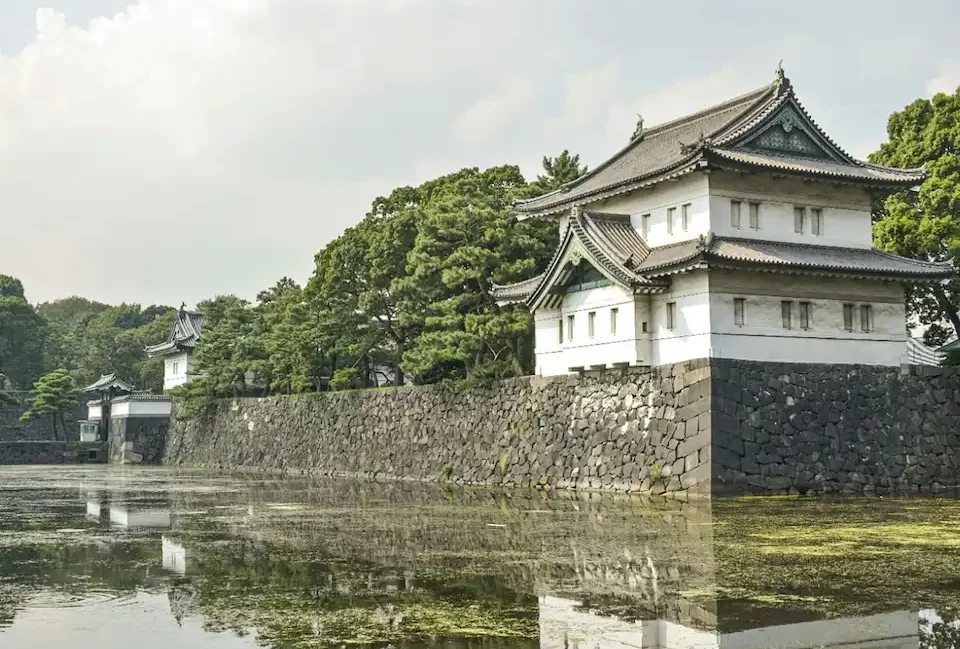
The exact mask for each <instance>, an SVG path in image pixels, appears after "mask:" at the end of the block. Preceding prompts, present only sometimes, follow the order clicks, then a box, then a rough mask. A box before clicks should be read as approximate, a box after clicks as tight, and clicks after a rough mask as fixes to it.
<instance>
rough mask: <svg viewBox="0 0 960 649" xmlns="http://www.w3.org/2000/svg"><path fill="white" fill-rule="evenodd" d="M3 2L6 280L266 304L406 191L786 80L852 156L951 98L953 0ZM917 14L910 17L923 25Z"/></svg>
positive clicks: (132, 298) (573, 146)
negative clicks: (397, 191)
mask: <svg viewBox="0 0 960 649" xmlns="http://www.w3.org/2000/svg"><path fill="white" fill-rule="evenodd" d="M128 5H130V3H129V2H125V1H124V0H45V1H44V2H42V3H38V2H36V1H35V0H0V273H5V274H12V275H16V276H18V277H20V278H21V279H22V280H23V281H24V283H25V285H26V288H27V293H28V298H29V299H31V301H46V300H51V299H55V298H58V297H64V296H67V295H71V294H79V295H83V296H86V297H89V298H93V299H97V300H102V301H107V302H111V303H115V302H120V301H127V302H140V303H143V304H145V305H146V304H151V303H164V304H170V305H179V304H180V302H181V301H186V302H187V303H188V304H191V305H192V304H193V303H195V302H196V301H198V300H201V299H203V298H206V297H211V296H213V295H216V294H223V293H236V294H239V295H241V296H244V297H251V298H252V297H253V296H254V295H255V293H256V292H257V291H258V290H259V289H262V288H265V287H267V286H269V285H271V284H273V283H274V282H275V281H276V280H277V279H279V278H280V277H282V276H284V275H288V276H292V277H293V278H295V279H296V280H298V281H300V282H304V281H305V280H306V279H307V278H308V277H309V275H310V273H311V271H312V268H313V255H314V253H316V251H317V250H319V249H320V248H321V247H322V246H323V245H324V244H325V243H326V242H327V241H329V240H330V239H331V238H333V237H335V236H336V235H337V234H339V233H340V232H341V231H342V230H343V229H344V228H345V227H347V226H349V225H351V224H353V223H355V222H356V221H357V220H358V219H360V218H361V217H362V216H363V214H364V213H365V212H366V210H367V208H368V206H369V204H370V202H371V200H372V199H373V198H374V197H376V196H377V195H381V194H385V193H388V192H389V191H390V190H391V189H393V188H394V187H397V186H400V185H405V184H416V183H419V182H421V181H424V180H427V179H429V178H432V177H435V176H437V175H440V174H442V173H446V172H450V171H453V170H456V169H459V168H461V167H464V166H480V167H484V166H489V165H494V164H501V163H507V162H509V163H514V164H519V165H521V168H522V169H523V170H524V173H526V174H528V175H530V176H532V175H535V174H536V172H537V171H538V167H539V161H540V159H541V158H542V156H543V155H544V154H549V155H553V154H556V153H558V152H560V151H561V150H562V149H564V148H569V149H570V150H571V151H573V152H577V153H580V154H581V156H582V158H583V160H584V161H585V162H587V163H588V164H590V165H591V166H593V165H596V164H597V163H598V162H601V161H602V160H603V159H604V158H605V157H606V156H608V155H610V154H611V153H612V152H613V151H615V150H616V149H617V148H619V147H620V146H622V145H623V144H624V141H625V140H626V139H627V138H628V137H629V134H630V133H631V132H632V130H633V127H634V123H635V121H636V117H635V115H636V113H638V112H639V113H642V114H643V116H644V118H645V121H646V123H647V124H648V125H652V124H655V123H657V122H660V121H663V120H665V119H669V118H671V117H675V116H679V115H682V114H684V113H686V112H689V111H692V110H695V109H697V108H700V107H703V106H705V105H707V104H709V103H711V102H716V101H721V100H723V99H726V98H728V97H731V96H733V95H735V94H738V93H742V92H745V91H748V90H751V89H753V88H755V87H758V86H760V85H762V84H764V83H767V82H768V81H770V80H772V78H773V73H774V69H775V68H776V65H777V62H778V61H779V60H780V59H781V58H782V59H784V67H785V69H786V71H787V75H788V76H789V77H790V78H791V80H792V81H793V83H794V86H795V87H796V89H797V92H798V94H799V96H800V98H801V100H802V101H803V102H804V104H805V105H806V106H807V108H808V109H809V110H810V111H811V112H812V113H813V115H814V117H815V118H816V119H817V120H818V122H819V123H820V124H821V125H822V126H823V127H824V128H825V129H826V130H827V132H828V133H830V134H831V135H832V136H834V139H836V140H838V141H839V143H840V144H841V146H844V147H845V148H847V149H848V150H850V151H851V152H852V153H854V154H855V155H858V156H861V157H862V156H865V155H866V154H868V153H869V152H871V151H872V150H874V149H875V148H876V147H877V146H878V145H879V144H880V143H881V142H882V141H883V139H884V134H885V127H886V119H887V116H888V115H889V114H890V112H892V111H894V110H897V109H899V108H902V107H903V106H904V105H905V104H907V103H909V102H911V101H912V100H914V99H916V98H917V97H920V96H927V95H930V94H931V93H933V92H936V91H952V90H953V89H955V88H956V86H957V85H958V84H960V49H958V47H957V45H956V35H957V33H958V29H960V2H957V1H956V0H918V1H917V2H915V3H913V4H909V5H908V4H905V3H903V2H902V1H901V0H897V1H893V0H863V1H855V0H829V1H819V0H807V1H806V2H803V3H773V2H768V1H766V0H751V1H747V0H724V1H723V2H717V1H716V0H687V1H686V2H656V3H653V2H646V1H641V0H617V1H614V0H577V1H573V0H570V1H567V0H503V1H499V0H435V1H427V0H409V1H401V0H330V1H324V0H140V2H139V3H138V4H133V5H131V6H128ZM908 7H909V9H908Z"/></svg>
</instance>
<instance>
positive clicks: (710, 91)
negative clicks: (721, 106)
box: [607, 66, 760, 149]
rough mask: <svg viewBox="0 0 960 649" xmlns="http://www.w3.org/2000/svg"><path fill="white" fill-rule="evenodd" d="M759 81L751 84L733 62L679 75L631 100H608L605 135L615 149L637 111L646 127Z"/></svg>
mask: <svg viewBox="0 0 960 649" xmlns="http://www.w3.org/2000/svg"><path fill="white" fill-rule="evenodd" d="M759 85H760V84H759V83H757V84H754V85H751V83H750V77H749V76H747V75H746V74H745V73H744V70H743V69H741V68H736V67H733V66H724V67H721V68H718V69H716V70H714V71H712V72H709V73H707V74H702V75H694V76H690V77H687V78H684V79H680V80H678V81H676V82H673V83H670V84H669V85H667V86H664V87H663V88H660V89H658V90H655V91H653V92H651V93H649V94H646V95H643V96H641V97H638V98H636V99H634V100H632V101H621V102H616V103H614V104H612V105H611V106H610V110H609V114H608V119H607V139H608V141H609V142H610V144H611V145H612V146H613V147H614V148H615V149H618V148H620V147H622V146H623V145H625V144H626V142H627V141H628V139H629V137H630V134H631V133H633V129H634V127H635V126H636V124H637V115H638V114H639V115H641V116H643V122H644V125H645V126H646V127H648V128H649V127H651V126H655V125H657V124H662V123H664V122H668V121H670V120H672V119H676V118H678V117H683V116H684V115H688V114H690V113H693V112H696V111H698V110H700V109H702V108H706V107H708V106H710V105H712V104H715V103H719V102H722V101H725V100H727V99H730V98H732V97H735V96H737V95H738V94H742V93H745V92H749V91H750V90H752V89H753V88H755V87H759Z"/></svg>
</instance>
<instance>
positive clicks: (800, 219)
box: [793, 207, 807, 234]
mask: <svg viewBox="0 0 960 649" xmlns="http://www.w3.org/2000/svg"><path fill="white" fill-rule="evenodd" d="M806 225H807V210H805V209H804V208H802V207H795V208H793V231H794V232H796V233H797V234H803V231H804V229H805V228H806Z"/></svg>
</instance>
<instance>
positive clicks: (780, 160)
mask: <svg viewBox="0 0 960 649" xmlns="http://www.w3.org/2000/svg"><path fill="white" fill-rule="evenodd" d="M710 152H711V153H712V154H713V156H711V161H713V162H714V163H715V164H716V165H717V166H720V167H723V166H725V165H724V164H723V161H729V162H733V163H741V165H746V166H749V167H763V168H765V169H771V170H774V171H784V172H787V173H791V174H798V175H802V176H824V177H828V178H840V179H859V180H863V181H865V182H866V183H868V184H869V183H870V182H871V181H872V182H876V183H878V184H883V185H886V184H890V183H895V184H896V183H907V184H913V183H920V182H923V176H922V171H919V170H916V169H896V168H893V167H884V166H881V165H874V164H870V163H868V162H860V161H857V162H858V164H856V165H851V164H848V163H843V162H835V161H833V160H823V159H817V158H801V157H799V156H790V155H783V154H777V153H759V152H754V151H731V150H728V149H716V148H714V149H710ZM733 166H734V167H736V166H738V165H733Z"/></svg>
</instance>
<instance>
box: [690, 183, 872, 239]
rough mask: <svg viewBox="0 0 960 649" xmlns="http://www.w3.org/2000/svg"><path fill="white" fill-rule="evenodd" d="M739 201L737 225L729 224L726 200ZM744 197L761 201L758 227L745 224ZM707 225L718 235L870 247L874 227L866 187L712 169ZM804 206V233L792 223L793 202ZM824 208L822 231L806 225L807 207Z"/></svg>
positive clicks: (745, 207) (759, 202)
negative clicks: (799, 232)
mask: <svg viewBox="0 0 960 649" xmlns="http://www.w3.org/2000/svg"><path fill="white" fill-rule="evenodd" d="M731 200H739V201H741V202H742V207H741V214H740V227H739V228H735V227H733V225H731V218H730V202H731ZM749 202H755V203H758V204H759V206H760V222H759V224H760V227H759V229H756V230H755V229H752V228H751V227H750V213H749V208H748V203H749ZM709 203H710V208H709V212H710V226H709V227H710V228H711V229H712V230H713V232H714V234H716V235H717V236H722V237H741V238H744V239H763V240H766V241H785V242H789V243H806V244H813V245H818V246H841V247H846V248H870V247H871V246H872V245H873V229H872V224H871V218H870V197H869V195H868V194H867V192H866V190H863V189H860V188H857V187H844V186H838V185H831V184H829V183H824V182H810V181H803V180H799V179H795V178H773V177H770V176H758V175H747V174H736V173H732V172H724V171H717V172H713V173H711V174H710V200H709ZM795 206H796V207H805V208H807V220H806V224H805V228H804V229H805V231H804V232H803V234H797V233H796V232H795V228H794V218H793V208H794V207H795ZM811 208H819V209H821V210H823V219H824V220H823V234H822V235H820V236H816V235H813V234H811V230H810V209H811Z"/></svg>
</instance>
